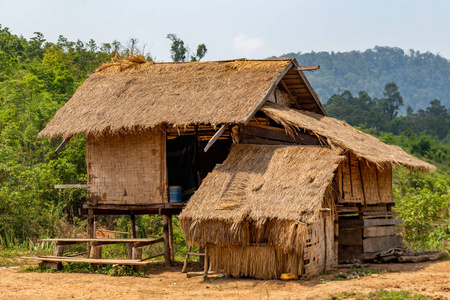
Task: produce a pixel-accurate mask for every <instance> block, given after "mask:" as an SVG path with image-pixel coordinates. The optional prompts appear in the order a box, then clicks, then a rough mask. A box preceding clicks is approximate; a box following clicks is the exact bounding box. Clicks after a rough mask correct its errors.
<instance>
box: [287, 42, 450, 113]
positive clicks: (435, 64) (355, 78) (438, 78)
mask: <svg viewBox="0 0 450 300" xmlns="http://www.w3.org/2000/svg"><path fill="white" fill-rule="evenodd" d="M281 56H288V57H295V58H296V59H297V60H298V62H299V63H300V65H320V70H317V71H314V72H306V75H307V77H308V79H309V81H310V82H311V84H312V86H313V87H314V89H315V90H316V92H317V93H318V94H319V97H320V99H321V100H322V102H324V103H326V102H327V101H328V99H329V98H330V97H331V96H332V95H333V94H335V93H338V92H343V91H344V90H350V91H351V92H352V94H354V95H355V94H357V93H358V92H359V91H366V92H367V93H368V94H369V95H370V96H371V97H382V96H383V90H384V86H385V85H386V83H389V82H395V83H396V84H397V86H398V87H399V91H400V93H401V95H402V96H403V100H404V106H403V107H402V108H401V111H403V112H404V111H406V108H407V107H408V105H411V107H412V108H413V110H414V111H417V110H418V109H425V108H426V107H428V106H429V103H430V101H431V100H434V99H439V100H441V103H442V104H443V105H445V106H446V107H450V61H449V60H448V59H446V58H444V57H442V56H440V55H435V54H432V53H430V52H426V53H420V52H419V51H414V50H410V51H409V52H408V53H405V51H403V50H402V49H400V48H392V47H379V46H376V47H375V48H374V49H368V50H366V51H364V52H360V51H351V52H338V53H335V52H331V53H328V52H311V53H301V52H298V53H287V54H284V55H281Z"/></svg>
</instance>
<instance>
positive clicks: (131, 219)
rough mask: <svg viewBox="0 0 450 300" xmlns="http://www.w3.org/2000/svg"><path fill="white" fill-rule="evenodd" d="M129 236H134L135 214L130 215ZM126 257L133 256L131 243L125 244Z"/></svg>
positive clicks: (133, 237)
mask: <svg viewBox="0 0 450 300" xmlns="http://www.w3.org/2000/svg"><path fill="white" fill-rule="evenodd" d="M130 226H131V238H132V239H135V238H136V216H135V215H130ZM127 250H128V258H130V259H131V258H133V256H134V255H133V244H127Z"/></svg>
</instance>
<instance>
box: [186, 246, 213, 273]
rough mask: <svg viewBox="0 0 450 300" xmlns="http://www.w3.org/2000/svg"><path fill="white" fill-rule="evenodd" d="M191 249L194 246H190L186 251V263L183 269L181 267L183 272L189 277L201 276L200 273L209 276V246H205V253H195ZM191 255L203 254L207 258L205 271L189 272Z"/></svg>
mask: <svg viewBox="0 0 450 300" xmlns="http://www.w3.org/2000/svg"><path fill="white" fill-rule="evenodd" d="M191 250H192V246H189V248H188V251H187V252H185V253H186V257H185V259H184V265H183V269H181V273H187V277H192V276H199V275H203V276H208V269H209V263H208V247H205V253H195V252H191ZM190 255H193V256H203V257H204V258H205V268H204V271H203V272H187V265H188V261H189V256H190Z"/></svg>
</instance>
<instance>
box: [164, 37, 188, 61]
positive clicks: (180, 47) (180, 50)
mask: <svg viewBox="0 0 450 300" xmlns="http://www.w3.org/2000/svg"><path fill="white" fill-rule="evenodd" d="M167 38H168V39H169V40H171V41H172V45H171V46H170V53H171V54H172V60H173V61H175V62H180V61H186V53H187V49H186V47H185V46H184V42H183V41H182V40H181V39H180V38H178V37H177V35H176V34H173V33H169V34H168V35H167Z"/></svg>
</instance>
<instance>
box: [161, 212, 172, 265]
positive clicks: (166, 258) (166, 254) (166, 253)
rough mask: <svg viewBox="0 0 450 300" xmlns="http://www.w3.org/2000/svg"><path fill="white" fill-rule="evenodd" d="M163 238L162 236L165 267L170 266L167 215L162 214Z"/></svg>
mask: <svg viewBox="0 0 450 300" xmlns="http://www.w3.org/2000/svg"><path fill="white" fill-rule="evenodd" d="M163 238H164V263H165V266H166V267H170V266H172V260H171V255H170V237H169V216H167V215H163Z"/></svg>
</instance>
